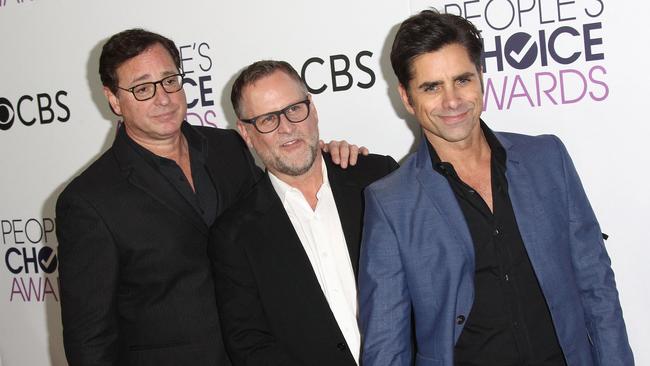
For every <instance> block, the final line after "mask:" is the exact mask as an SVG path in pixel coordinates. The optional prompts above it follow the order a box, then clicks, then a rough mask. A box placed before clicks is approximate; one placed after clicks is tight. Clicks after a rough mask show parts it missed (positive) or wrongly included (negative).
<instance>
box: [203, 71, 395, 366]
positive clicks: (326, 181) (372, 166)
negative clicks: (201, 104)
mask: <svg viewBox="0 0 650 366" xmlns="http://www.w3.org/2000/svg"><path fill="white" fill-rule="evenodd" d="M231 100H232V103H233V107H234V109H235V112H236V114H237V116H238V122H237V126H238V128H239V132H240V134H241V135H242V137H243V138H244V140H245V141H246V143H247V144H248V146H249V147H250V148H253V149H254V150H255V151H256V152H257V154H258V156H259V157H260V158H261V160H262V162H263V163H264V165H265V166H266V169H267V172H266V174H265V176H264V178H263V179H262V180H261V181H260V182H259V183H258V184H257V185H256V187H255V188H254V189H253V191H252V192H251V193H250V194H248V195H247V196H246V197H245V198H244V199H242V200H241V201H240V202H239V203H238V204H236V205H235V206H234V207H233V208H232V209H230V210H229V211H227V212H226V213H225V214H224V215H223V216H222V218H221V219H220V220H218V222H217V223H216V224H215V225H214V226H213V228H212V230H211V238H210V245H209V249H208V251H209V254H210V258H211V261H212V264H213V269H214V273H215V285H216V294H217V303H218V308H219V314H220V319H221V322H222V333H223V335H224V340H225V344H226V349H227V351H228V353H229V355H230V357H231V360H232V362H233V365H235V366H237V365H323V366H325V365H327V366H329V365H350V366H354V365H357V364H358V360H359V351H360V335H359V329H358V326H357V318H356V315H357V291H356V280H355V278H356V273H357V261H358V257H359V242H360V238H361V222H362V217H363V197H362V191H363V189H364V188H365V187H366V186H367V185H368V184H370V183H372V182H373V181H375V180H377V179H379V178H381V177H383V176H385V175H386V174H388V173H390V172H391V171H393V170H394V169H395V168H396V167H397V163H396V162H395V161H394V160H393V159H392V158H390V157H387V156H378V155H369V156H359V160H358V162H357V164H356V166H353V167H349V168H348V169H347V170H343V169H341V168H339V167H338V166H336V165H334V164H332V163H331V159H330V156H329V155H328V154H326V153H322V152H321V150H320V149H319V148H318V113H317V111H316V106H315V105H314V102H313V100H312V97H311V95H309V94H308V92H307V88H306V86H305V84H304V82H303V81H302V80H301V79H300V76H299V75H298V73H297V72H296V71H295V70H294V69H293V68H292V67H291V66H290V65H289V64H288V63H286V62H284V61H259V62H256V63H254V64H252V65H250V66H248V67H247V68H246V69H245V70H244V71H242V73H241V74H240V75H239V77H238V78H237V80H236V81H235V83H234V85H233V89H232V93H231Z"/></svg>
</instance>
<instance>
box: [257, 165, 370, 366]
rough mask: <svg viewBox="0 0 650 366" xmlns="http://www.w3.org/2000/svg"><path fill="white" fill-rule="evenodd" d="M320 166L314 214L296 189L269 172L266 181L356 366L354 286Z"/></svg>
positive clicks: (357, 340) (358, 342)
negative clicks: (313, 275)
mask: <svg viewBox="0 0 650 366" xmlns="http://www.w3.org/2000/svg"><path fill="white" fill-rule="evenodd" d="M321 166H322V172H323V184H322V185H321V187H320V189H319V190H318V193H317V194H316V197H317V198H318V202H317V204H316V208H315V209H314V210H312V208H311V206H310V205H309V203H308V202H307V200H306V199H305V197H304V196H303V195H302V192H300V191H299V190H298V189H296V188H293V187H291V186H290V185H288V184H287V183H285V182H283V181H281V180H280V179H279V178H278V177H276V176H274V175H273V174H272V173H271V172H269V177H270V178H271V184H273V188H274V189H275V191H276V192H277V193H278V196H279V197H280V200H281V201H282V205H283V206H284V209H285V210H286V212H287V214H288V215H289V219H290V220H291V224H292V225H293V228H294V229H295V230H296V233H297V234H298V238H299V239H300V242H301V243H302V246H303V248H304V250H305V253H307V257H308V258H309V262H310V263H311V266H312V268H313V270H314V273H315V274H316V278H317V279H318V283H319V284H320V287H321V289H322V290H323V294H325V298H326V299H327V302H328V303H329V306H330V309H331V310H332V313H333V314H334V318H335V319H336V322H337V323H338V325H339V328H340V329H341V332H342V333H343V336H344V337H345V342H346V343H347V344H348V347H349V348H350V351H351V352H352V356H354V359H355V361H356V362H357V364H358V363H359V352H360V349H361V339H360V338H361V337H360V334H359V327H358V325H357V286H356V281H355V278H354V271H353V269H352V263H351V262H350V254H349V252H348V247H347V245H346V242H345V236H344V234H343V228H342V227H341V220H340V219H339V212H338V210H337V208H336V202H335V201H334V196H333V195H332V188H331V186H330V184H329V179H328V178H327V168H326V167H325V162H324V161H323V160H322V158H321ZM298 321H299V320H298Z"/></svg>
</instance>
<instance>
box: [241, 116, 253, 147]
mask: <svg viewBox="0 0 650 366" xmlns="http://www.w3.org/2000/svg"><path fill="white" fill-rule="evenodd" d="M247 127H248V126H247V123H244V122H242V121H240V120H237V130H238V131H239V134H240V135H241V137H242V139H244V142H246V145H248V148H249V149H253V143H252V142H251V137H250V135H249V134H248V128H247ZM250 127H253V128H255V126H250Z"/></svg>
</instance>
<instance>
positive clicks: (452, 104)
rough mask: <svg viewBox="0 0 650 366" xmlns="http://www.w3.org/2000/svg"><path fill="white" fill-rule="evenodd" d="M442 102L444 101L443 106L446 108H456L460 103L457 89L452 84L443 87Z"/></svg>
mask: <svg viewBox="0 0 650 366" xmlns="http://www.w3.org/2000/svg"><path fill="white" fill-rule="evenodd" d="M443 103H444V107H445V108H447V109H456V108H458V107H459V106H460V105H461V104H462V101H461V98H460V94H459V93H458V90H456V88H455V87H454V86H449V87H446V88H445V91H444V96H443Z"/></svg>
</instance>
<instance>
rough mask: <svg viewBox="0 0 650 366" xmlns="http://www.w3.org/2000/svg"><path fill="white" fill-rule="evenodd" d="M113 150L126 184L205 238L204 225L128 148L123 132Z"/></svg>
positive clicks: (120, 133)
mask: <svg viewBox="0 0 650 366" xmlns="http://www.w3.org/2000/svg"><path fill="white" fill-rule="evenodd" d="M113 149H114V151H115V156H116V158H117V160H118V163H119V164H120V167H121V168H122V170H123V172H124V174H125V175H126V177H127V180H128V181H129V183H131V184H132V185H134V186H135V187H137V188H139V189H141V190H142V191H143V192H144V193H146V194H147V195H149V196H150V197H152V198H153V199H155V200H156V201H158V202H159V203H160V204H162V205H163V206H165V207H167V208H168V209H170V210H171V211H173V212H174V213H175V214H177V215H178V216H181V217H183V218H185V219H187V220H188V221H189V222H190V223H191V224H192V225H194V226H195V227H196V228H197V229H198V230H199V231H200V232H201V233H202V234H204V235H206V236H207V235H208V227H207V225H206V224H205V222H204V221H203V220H202V218H201V217H200V216H199V214H198V213H197V212H196V210H195V209H194V208H193V207H192V206H191V205H190V203H189V202H187V201H186V200H185V198H183V196H182V195H181V194H180V193H178V191H176V189H175V188H174V187H172V186H171V184H169V182H167V181H166V179H165V178H164V177H163V176H162V175H161V174H160V172H158V171H157V170H156V169H154V168H153V167H152V166H151V165H150V164H148V163H147V162H146V161H145V160H144V159H143V158H142V157H141V156H139V155H138V153H137V152H136V151H134V150H133V148H132V147H131V146H129V142H128V141H127V136H126V132H125V131H124V129H123V128H120V131H118V134H117V137H116V138H115V142H114V143H113Z"/></svg>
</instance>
